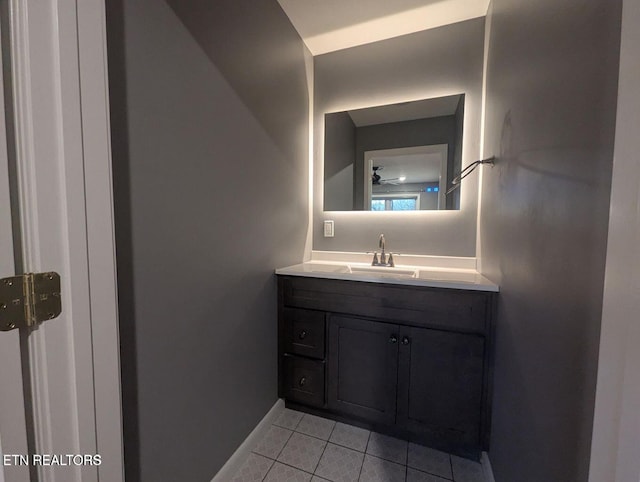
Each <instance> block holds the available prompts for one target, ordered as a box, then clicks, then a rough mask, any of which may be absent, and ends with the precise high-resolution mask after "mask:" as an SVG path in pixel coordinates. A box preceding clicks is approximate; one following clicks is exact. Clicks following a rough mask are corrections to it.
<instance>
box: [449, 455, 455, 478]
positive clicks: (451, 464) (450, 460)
mask: <svg viewBox="0 0 640 482" xmlns="http://www.w3.org/2000/svg"><path fill="white" fill-rule="evenodd" d="M449 466H450V467H451V480H452V481H453V482H455V480H456V479H455V477H454V476H453V459H452V458H451V454H449Z"/></svg>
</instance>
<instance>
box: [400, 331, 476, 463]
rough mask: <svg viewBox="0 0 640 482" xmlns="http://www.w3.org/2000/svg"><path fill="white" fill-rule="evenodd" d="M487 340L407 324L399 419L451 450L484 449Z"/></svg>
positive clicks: (402, 336) (402, 345)
mask: <svg viewBox="0 0 640 482" xmlns="http://www.w3.org/2000/svg"><path fill="white" fill-rule="evenodd" d="M484 343H485V342H484V338H483V337H482V336H478V335H470V334H460V333H452V332H446V331H439V330H430V329H425V328H409V327H406V328H403V329H402V330H401V333H400V340H399V347H400V354H399V367H398V418H397V424H398V425H399V426H401V427H402V428H405V429H406V430H408V431H409V432H411V433H414V434H416V435H417V436H418V437H419V438H420V439H422V440H424V441H430V440H432V441H437V442H438V443H439V444H440V445H441V446H442V448H445V449H446V448H447V447H464V448H466V449H467V450H472V451H473V450H477V449H479V447H480V423H481V412H482V381H483V371H484Z"/></svg>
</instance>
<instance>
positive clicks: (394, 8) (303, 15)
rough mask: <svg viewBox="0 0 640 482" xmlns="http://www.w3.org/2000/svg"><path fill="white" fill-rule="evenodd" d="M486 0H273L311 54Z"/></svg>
mask: <svg viewBox="0 0 640 482" xmlns="http://www.w3.org/2000/svg"><path fill="white" fill-rule="evenodd" d="M489 1H490V0H278V2H279V3H280V5H281V6H282V9H283V10H284V11H285V12H286V14H287V16H288V17H289V19H290V20H291V23H293V25H294V27H295V28H296V30H297V31H298V33H299V34H300V36H301V37H302V39H303V40H304V42H305V44H306V45H307V47H308V48H309V50H310V51H311V53H312V54H313V55H320V54H324V53H328V52H333V51H334V50H341V49H345V48H349V47H355V46H356V45H363V44H366V43H370V42H376V41H378V40H384V39H388V38H392V37H398V36H400V35H405V34H408V33H413V32H419V31H420V30H426V29H430V28H435V27H440V26H442V25H448V24H451V23H456V22H462V21H463V20H469V19H472V18H477V17H483V16H485V15H486V14H487V8H488V6H489Z"/></svg>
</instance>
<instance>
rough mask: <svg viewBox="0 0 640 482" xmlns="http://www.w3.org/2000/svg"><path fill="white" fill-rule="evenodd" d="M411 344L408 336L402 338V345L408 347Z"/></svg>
mask: <svg viewBox="0 0 640 482" xmlns="http://www.w3.org/2000/svg"><path fill="white" fill-rule="evenodd" d="M410 343H411V340H410V339H409V337H408V336H405V337H403V338H402V344H403V345H408V344H410Z"/></svg>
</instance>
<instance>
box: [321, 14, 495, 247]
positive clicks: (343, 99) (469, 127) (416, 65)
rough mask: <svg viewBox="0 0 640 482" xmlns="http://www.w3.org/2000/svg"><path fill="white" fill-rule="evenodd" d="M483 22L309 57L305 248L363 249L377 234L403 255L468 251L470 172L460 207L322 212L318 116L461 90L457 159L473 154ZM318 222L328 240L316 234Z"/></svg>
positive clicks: (472, 217)
mask: <svg viewBox="0 0 640 482" xmlns="http://www.w3.org/2000/svg"><path fill="white" fill-rule="evenodd" d="M483 43H484V19H483V18H481V19H475V20H469V21H466V22H461V23H458V24H453V25H448V26H445V27H440V28H436V29H432V30H427V31H423V32H418V33H414V34H410V35H404V36H402V37H397V38H393V39H389V40H383V41H380V42H375V43H371V44H367V45H362V46H359V47H353V48H349V49H344V50H340V51H337V52H332V53H328V54H325V55H320V56H317V57H314V68H315V72H314V206H313V215H314V216H313V249H316V250H328V251H331V250H335V251H367V250H370V249H373V248H375V246H376V240H377V239H378V235H379V234H380V233H382V232H383V233H385V235H386V236H387V240H388V246H389V249H391V250H392V251H400V252H404V253H415V254H431V255H451V256H475V255H476V218H477V199H478V185H477V176H476V175H474V176H470V177H469V178H468V179H467V180H465V182H464V185H463V191H462V199H461V210H460V211H447V212H443V211H425V212H419V213H396V214H394V213H387V214H380V213H371V212H351V213H349V212H331V213H330V214H327V215H325V214H324V213H323V195H322V194H323V190H322V179H323V161H322V160H323V146H324V142H323V134H324V133H323V126H324V122H323V117H324V114H325V113H327V112H339V111H344V110H350V109H358V108H363V107H368V106H373V105H384V104H390V103H396V102H404V101H408V100H418V99H425V98H432V97H441V96H445V95H454V94H461V93H464V94H466V98H465V132H464V155H463V163H464V164H465V165H466V164H468V163H470V162H473V161H475V160H476V159H478V157H479V155H480V117H481V95H482V66H483ZM324 219H333V220H334V221H335V237H334V238H324V237H323V235H322V224H323V220H324Z"/></svg>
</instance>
